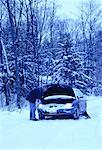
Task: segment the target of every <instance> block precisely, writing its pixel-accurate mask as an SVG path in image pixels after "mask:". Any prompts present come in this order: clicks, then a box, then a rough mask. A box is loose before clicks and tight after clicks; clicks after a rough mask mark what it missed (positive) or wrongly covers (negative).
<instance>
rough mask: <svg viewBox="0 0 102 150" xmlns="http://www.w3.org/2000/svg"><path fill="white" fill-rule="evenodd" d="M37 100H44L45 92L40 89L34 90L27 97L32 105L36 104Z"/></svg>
mask: <svg viewBox="0 0 102 150" xmlns="http://www.w3.org/2000/svg"><path fill="white" fill-rule="evenodd" d="M36 99H41V100H42V99H43V90H42V88H40V87H39V88H35V89H33V90H32V91H31V92H30V93H29V94H28V95H27V97H26V100H28V101H29V102H30V103H35V101H36Z"/></svg>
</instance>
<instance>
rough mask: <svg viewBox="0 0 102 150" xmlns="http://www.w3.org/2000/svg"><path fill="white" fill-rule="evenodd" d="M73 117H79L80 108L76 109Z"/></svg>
mask: <svg viewBox="0 0 102 150" xmlns="http://www.w3.org/2000/svg"><path fill="white" fill-rule="evenodd" d="M73 118H74V119H75V120H77V119H79V108H76V109H75V112H74V114H73Z"/></svg>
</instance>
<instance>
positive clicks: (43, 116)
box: [38, 111, 45, 120]
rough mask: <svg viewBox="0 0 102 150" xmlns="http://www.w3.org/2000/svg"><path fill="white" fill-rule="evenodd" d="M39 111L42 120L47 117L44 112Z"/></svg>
mask: <svg viewBox="0 0 102 150" xmlns="http://www.w3.org/2000/svg"><path fill="white" fill-rule="evenodd" d="M38 113H39V119H40V120H43V119H45V115H44V114H42V113H41V112H40V111H39V112H38Z"/></svg>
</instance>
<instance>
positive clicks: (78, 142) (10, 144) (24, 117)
mask: <svg viewBox="0 0 102 150" xmlns="http://www.w3.org/2000/svg"><path fill="white" fill-rule="evenodd" d="M87 98H88V100H87V106H88V113H89V115H90V116H91V118H92V119H85V118H83V117H81V118H80V119H79V120H73V119H61V120H59V119H56V120H51V119H50V120H42V121H37V122H35V121H30V120H29V110H22V111H15V112H7V111H2V110H0V150H52V149H53V150H90V149H92V150H100V149H101V148H102V97H94V96H92V97H87Z"/></svg>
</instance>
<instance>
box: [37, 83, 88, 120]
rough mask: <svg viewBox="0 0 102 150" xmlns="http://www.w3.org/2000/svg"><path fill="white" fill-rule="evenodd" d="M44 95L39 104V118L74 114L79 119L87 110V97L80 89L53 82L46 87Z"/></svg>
mask: <svg viewBox="0 0 102 150" xmlns="http://www.w3.org/2000/svg"><path fill="white" fill-rule="evenodd" d="M43 96H44V97H43V100H42V101H41V103H40V104H39V105H38V106H37V110H38V115H39V119H44V118H45V117H47V116H72V117H73V118H74V119H79V117H80V115H83V114H84V113H85V112H86V109H87V105H86V99H84V95H83V93H82V92H81V91H80V90H79V89H75V88H71V87H69V86H67V85H59V84H51V85H47V86H46V87H44V93H43Z"/></svg>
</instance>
